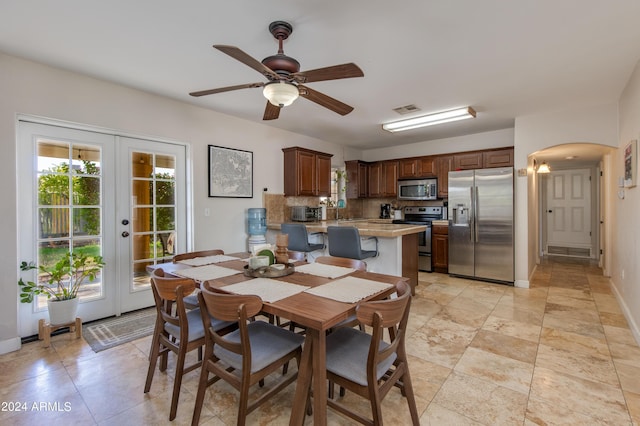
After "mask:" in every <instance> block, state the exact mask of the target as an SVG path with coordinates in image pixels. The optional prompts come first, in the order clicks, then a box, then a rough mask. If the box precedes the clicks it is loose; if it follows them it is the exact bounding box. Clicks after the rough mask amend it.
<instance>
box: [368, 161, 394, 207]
mask: <svg viewBox="0 0 640 426" xmlns="http://www.w3.org/2000/svg"><path fill="white" fill-rule="evenodd" d="M368 188H369V197H373V198H375V197H395V196H396V195H397V193H398V161H396V160H390V161H377V162H375V163H371V164H369V185H368Z"/></svg>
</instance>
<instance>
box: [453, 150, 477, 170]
mask: <svg viewBox="0 0 640 426" xmlns="http://www.w3.org/2000/svg"><path fill="white" fill-rule="evenodd" d="M481 168H482V152H465V153H462V154H454V155H453V170H472V169H481Z"/></svg>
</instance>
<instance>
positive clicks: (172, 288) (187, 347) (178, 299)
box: [144, 268, 235, 420]
mask: <svg viewBox="0 0 640 426" xmlns="http://www.w3.org/2000/svg"><path fill="white" fill-rule="evenodd" d="M195 288H196V283H195V281H194V280H192V279H190V278H170V277H165V276H164V271H163V270H162V268H158V269H156V270H155V271H154V272H153V274H152V275H151V289H152V291H153V298H154V300H155V304H156V324H155V328H154V331H153V338H152V342H151V351H150V355H149V369H148V371H147V380H146V383H145V386H144V393H148V392H149V390H150V389H151V383H152V381H153V376H154V373H155V370H156V364H157V361H158V358H160V371H166V369H167V362H168V355H169V352H173V353H174V354H176V356H177V358H176V370H175V377H174V380H173V393H172V396H171V409H170V411H169V420H173V419H175V417H176V412H177V410H178V398H179V396H180V387H181V384H182V376H183V375H184V374H186V373H188V372H190V371H192V370H195V369H196V368H198V367H200V365H201V363H202V351H201V350H202V347H203V345H204V343H205V337H204V334H205V333H204V327H203V322H202V316H201V315H200V310H199V309H194V310H190V311H187V310H186V308H185V305H184V297H185V296H186V295H188V294H190V293H192V292H193V291H194V290H195ZM208 319H209V323H210V326H211V327H212V328H214V329H216V330H218V331H219V332H220V333H221V334H222V333H225V332H228V331H231V330H232V329H233V328H235V323H233V322H226V321H220V320H216V319H213V318H211V317H208ZM194 349H199V353H198V361H197V362H195V363H194V364H191V365H188V366H185V359H186V356H187V353H188V352H191V351H193V350H194Z"/></svg>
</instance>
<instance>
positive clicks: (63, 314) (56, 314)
mask: <svg viewBox="0 0 640 426" xmlns="http://www.w3.org/2000/svg"><path fill="white" fill-rule="evenodd" d="M47 307H48V308H49V323H50V324H51V325H60V324H69V323H71V322H74V321H75V320H76V314H77V312H78V298H77V297H76V298H73V299H69V300H53V299H49V300H47Z"/></svg>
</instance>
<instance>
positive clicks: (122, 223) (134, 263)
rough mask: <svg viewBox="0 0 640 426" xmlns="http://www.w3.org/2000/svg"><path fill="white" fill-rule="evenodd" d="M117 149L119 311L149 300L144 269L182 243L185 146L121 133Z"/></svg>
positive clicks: (169, 255) (163, 259)
mask: <svg viewBox="0 0 640 426" xmlns="http://www.w3.org/2000/svg"><path fill="white" fill-rule="evenodd" d="M118 148H119V150H118V151H119V152H118V162H117V163H118V167H117V169H118V173H117V175H118V188H119V191H118V196H117V198H118V200H119V202H118V205H119V206H120V208H119V209H118V211H117V214H116V216H117V222H118V223H117V224H116V228H117V231H116V234H117V238H118V242H117V247H118V258H119V261H118V264H119V265H121V267H120V271H119V280H118V281H119V282H120V284H121V287H120V303H119V309H120V312H128V311H132V310H134V309H139V308H143V307H146V306H150V305H152V304H153V296H152V295H151V291H150V289H151V287H150V282H149V274H148V272H147V270H146V267H147V266H148V265H155V264H159V263H164V262H171V259H172V257H173V255H174V254H175V253H178V250H180V251H184V248H185V246H186V235H185V230H186V229H187V223H186V220H187V218H186V213H185V208H184V206H186V190H185V188H184V186H185V181H186V179H185V175H186V171H185V147H184V146H181V145H174V144H166V143H158V142H152V141H148V140H141V139H133V138H127V137H122V138H120V141H119V143H118ZM120 312H118V313H120Z"/></svg>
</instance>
